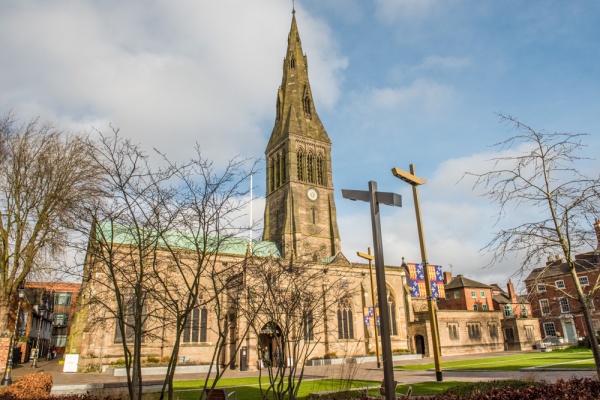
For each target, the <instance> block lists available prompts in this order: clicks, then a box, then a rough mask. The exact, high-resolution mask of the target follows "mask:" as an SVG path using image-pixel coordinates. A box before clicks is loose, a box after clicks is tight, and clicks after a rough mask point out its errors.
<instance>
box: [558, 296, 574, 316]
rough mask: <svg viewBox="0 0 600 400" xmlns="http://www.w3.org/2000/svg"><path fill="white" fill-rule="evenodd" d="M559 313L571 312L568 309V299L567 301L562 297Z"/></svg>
mask: <svg viewBox="0 0 600 400" xmlns="http://www.w3.org/2000/svg"><path fill="white" fill-rule="evenodd" d="M559 303H560V312H561V313H568V312H570V311H571V309H570V308H569V299H567V298H566V297H563V298H561V299H560V302H559Z"/></svg>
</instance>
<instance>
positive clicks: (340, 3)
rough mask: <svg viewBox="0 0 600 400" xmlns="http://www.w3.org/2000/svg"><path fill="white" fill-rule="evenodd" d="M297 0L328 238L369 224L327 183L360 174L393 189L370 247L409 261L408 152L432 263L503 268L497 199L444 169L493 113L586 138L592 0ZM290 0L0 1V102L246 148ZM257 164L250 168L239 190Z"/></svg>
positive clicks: (230, 152)
mask: <svg viewBox="0 0 600 400" xmlns="http://www.w3.org/2000/svg"><path fill="white" fill-rule="evenodd" d="M296 10H297V14H296V16H297V21H298V27H299V29H300V35H301V38H302V42H303V48H304V51H305V52H306V54H307V56H308V62H309V76H310V79H311V85H312V91H313V94H314V97H315V106H316V107H317V112H318V113H319V115H320V117H321V120H322V121H323V123H324V125H325V127H326V129H327V131H328V133H329V136H330V137H331V139H332V142H333V150H332V155H333V174H334V185H335V188H336V195H337V197H336V204H337V209H338V220H339V225H340V230H341V235H342V245H343V251H344V253H345V254H346V255H347V256H348V257H349V258H350V259H351V260H356V257H355V253H356V251H365V250H366V247H367V246H370V245H371V237H370V222H369V219H368V218H369V215H368V206H367V205H366V204H359V203H353V202H349V201H346V200H344V199H342V198H341V193H340V189H342V188H345V189H361V188H362V189H366V188H367V182H368V181H369V180H375V181H377V182H378V183H379V188H380V190H383V191H395V192H398V193H400V194H402V195H403V196H404V203H405V206H404V207H403V208H402V209H396V210H393V209H389V210H385V211H383V213H382V217H383V235H384V248H385V258H386V262H387V263H389V264H399V263H400V262H401V259H402V257H406V259H407V261H418V259H419V249H418V241H417V236H416V227H415V219H414V212H413V208H412V207H413V204H412V198H411V196H410V191H409V188H408V187H406V185H405V184H403V183H402V182H400V181H398V180H397V179H395V178H393V177H392V175H391V173H390V172H389V171H390V169H391V168H392V167H399V168H402V169H406V170H407V169H408V165H409V164H411V163H414V164H415V165H416V168H417V173H418V175H420V176H423V177H426V178H428V179H429V182H428V184H427V185H425V186H423V187H421V189H420V195H421V201H422V211H423V218H424V226H425V235H426V240H427V245H428V253H429V258H430V262H433V263H436V264H442V265H444V266H448V269H449V266H450V265H452V272H453V274H455V275H456V274H459V273H463V274H465V275H466V276H469V277H470V278H472V279H476V280H480V281H483V282H487V283H500V284H501V285H504V284H505V283H506V280H507V279H508V278H509V277H510V276H511V275H512V274H513V273H515V272H516V271H517V269H518V266H519V259H518V257H517V258H515V259H512V260H508V261H506V262H504V263H503V264H501V265H497V266H495V267H491V268H486V269H482V267H483V266H484V265H486V264H487V261H488V259H489V257H488V256H487V255H485V254H481V253H480V252H479V249H480V248H481V247H483V245H485V243H486V242H487V240H489V239H490V238H491V234H492V233H493V232H494V230H495V229H497V227H496V228H495V227H494V226H493V223H494V212H495V208H494V206H492V205H490V204H488V202H487V200H485V199H482V198H481V197H479V194H478V193H475V192H473V191H472V190H471V185H470V183H469V182H466V181H461V182H459V179H460V178H461V176H462V175H463V173H464V172H465V171H477V170H481V168H484V166H485V160H487V159H489V158H491V157H493V156H494V155H495V154H494V150H493V149H491V148H490V147H489V145H491V144H493V143H495V142H497V141H499V140H501V139H503V138H506V137H508V135H510V134H511V131H510V129H509V128H508V127H506V126H505V125H503V124H501V123H500V119H499V118H498V116H497V115H496V113H505V114H510V115H513V116H516V117H518V118H519V119H520V120H522V121H523V122H525V123H527V124H529V125H531V126H532V127H534V128H536V129H546V130H548V131H569V132H587V133H590V134H591V136H590V137H588V139H587V142H588V144H589V149H588V150H589V154H590V155H592V156H593V155H594V154H595V153H597V150H596V149H598V145H599V144H600V143H599V140H600V139H599V135H598V130H599V128H600V112H599V110H600V100H599V96H598V93H600V77H599V73H598V71H599V68H598V64H599V62H600V41H599V40H598V38H600V3H598V2H596V1H574V2H564V1H533V0H532V1H527V2H523V1H502V2H499V1H443V2H442V1H429V0H414V1H401V0H396V1H393V0H372V1H364V0H328V1H322V0H298V1H296ZM290 12H291V1H288V0H253V1H241V0H238V1H233V0H220V1H213V2H209V1H200V0H197V1H178V2H167V1H131V2H121V1H77V2H72V1H54V2H51V3H48V2H44V1H5V2H2V3H1V4H0V35H1V36H2V37H3V38H4V40H2V41H1V42H0V53H1V54H2V57H1V58H0V88H1V90H0V111H2V112H4V111H6V110H9V109H12V110H13V111H14V112H15V113H16V114H17V115H18V116H19V117H20V118H21V119H23V120H26V119H28V118H30V117H33V116H36V115H40V116H41V118H42V119H44V120H51V121H54V122H56V123H58V124H60V125H61V126H62V127H64V128H65V129H71V130H85V131H90V130H91V129H92V127H93V128H97V129H99V130H101V131H106V130H107V129H108V125H109V124H112V125H113V126H116V127H119V128H120V129H121V132H122V134H123V135H124V136H128V137H131V138H133V139H134V140H135V141H137V142H139V143H141V144H142V145H143V147H145V148H147V149H148V150H149V151H150V150H151V149H152V148H158V149H160V150H161V151H164V152H166V153H167V154H168V155H169V156H170V157H172V158H175V159H180V158H184V157H186V156H188V155H190V154H189V151H190V149H191V147H192V146H191V143H193V142H195V141H198V142H199V143H201V144H202V146H203V149H204V155H205V156H207V157H209V158H212V159H214V160H215V161H217V162H221V161H222V160H225V159H227V158H231V157H234V156H236V155H242V156H246V157H261V156H262V155H263V151H264V148H265V146H266V143H267V140H268V137H269V135H270V133H271V129H272V126H273V122H274V118H275V94H276V91H277V87H278V85H279V84H280V82H281V62H282V60H283V57H284V54H285V48H286V45H287V33H288V31H289V27H290V21H291V13H290ZM598 167H599V165H598V162H596V161H594V162H592V163H588V164H586V165H585V166H584V168H589V170H590V171H591V172H592V173H594V174H597V172H598V170H599V168H598ZM263 181H264V175H261V176H257V177H256V179H255V181H254V182H255V184H256V185H257V187H256V188H255V194H256V193H258V194H261V193H264V185H263ZM263 204H264V200H262V199H258V200H257V201H256V202H255V211H254V215H261V214H262V211H261V207H262V206H263ZM527 216H528V214H527V212H526V211H519V212H515V213H514V215H511V216H510V218H512V219H510V218H509V220H508V221H507V222H506V223H507V224H510V222H511V221H516V220H518V218H526V217H527ZM513 279H517V278H513Z"/></svg>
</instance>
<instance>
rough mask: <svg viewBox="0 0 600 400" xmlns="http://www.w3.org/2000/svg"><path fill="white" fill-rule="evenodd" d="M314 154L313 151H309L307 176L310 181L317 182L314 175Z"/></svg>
mask: <svg viewBox="0 0 600 400" xmlns="http://www.w3.org/2000/svg"><path fill="white" fill-rule="evenodd" d="M314 158H315V157H314V155H313V153H312V151H309V152H308V156H307V157H306V177H307V178H308V179H307V181H308V183H315V179H314V175H313V160H314Z"/></svg>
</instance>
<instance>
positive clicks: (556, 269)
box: [525, 257, 598, 282]
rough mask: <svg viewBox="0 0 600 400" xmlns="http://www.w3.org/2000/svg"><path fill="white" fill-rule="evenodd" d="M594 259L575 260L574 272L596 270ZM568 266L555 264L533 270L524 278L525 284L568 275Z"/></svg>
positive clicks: (596, 265) (564, 263) (563, 263)
mask: <svg viewBox="0 0 600 400" xmlns="http://www.w3.org/2000/svg"><path fill="white" fill-rule="evenodd" d="M594 261H595V257H594V258H592V259H590V258H585V259H576V260H575V270H576V271H577V272H578V273H585V272H588V271H595V270H598V264H597V263H595V262H594ZM569 274H570V272H569V264H567V263H566V262H561V263H559V262H555V263H553V264H550V265H549V266H546V267H540V268H534V269H532V270H531V272H530V273H529V275H528V276H527V278H525V282H529V281H534V280H536V279H546V278H552V277H558V276H564V275H569Z"/></svg>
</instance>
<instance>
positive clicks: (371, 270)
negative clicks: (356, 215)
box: [356, 247, 381, 368]
mask: <svg viewBox="0 0 600 400" xmlns="http://www.w3.org/2000/svg"><path fill="white" fill-rule="evenodd" d="M356 255H357V256H359V257H360V258H364V259H365V260H369V282H370V283H371V301H372V304H373V315H374V316H375V354H376V355H377V368H381V360H380V359H379V338H378V336H379V335H378V334H377V312H376V311H375V288H374V287H373V263H372V261H373V260H374V259H375V257H374V256H372V255H371V248H370V247H369V248H367V254H365V253H361V252H360V251H357V252H356Z"/></svg>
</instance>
